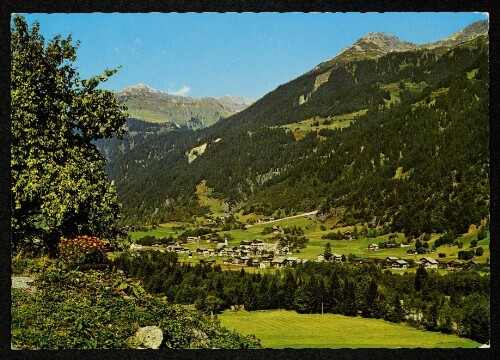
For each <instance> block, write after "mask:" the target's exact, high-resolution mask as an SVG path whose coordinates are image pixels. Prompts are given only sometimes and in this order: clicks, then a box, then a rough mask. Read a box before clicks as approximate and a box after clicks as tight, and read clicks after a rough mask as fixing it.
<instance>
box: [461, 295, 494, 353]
mask: <svg viewBox="0 0 500 360" xmlns="http://www.w3.org/2000/svg"><path fill="white" fill-rule="evenodd" d="M490 327H491V326H490V304H489V300H488V298H487V297H485V296H482V295H480V294H473V295H470V296H468V297H467V298H466V299H465V305H464V307H463V312H462V321H461V329H460V332H461V333H462V335H463V336H465V337H468V338H470V339H473V340H476V341H478V342H481V343H486V342H487V341H489V340H490Z"/></svg>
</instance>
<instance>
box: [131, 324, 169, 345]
mask: <svg viewBox="0 0 500 360" xmlns="http://www.w3.org/2000/svg"><path fill="white" fill-rule="evenodd" d="M162 342H163V331H162V330H161V329H160V328H159V327H158V326H145V327H142V328H140V329H139V330H137V332H136V333H135V335H134V336H133V337H132V338H131V339H130V340H129V345H130V346H131V347H134V348H141V349H158V348H159V347H160V345H161V343H162Z"/></svg>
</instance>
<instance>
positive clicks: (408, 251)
mask: <svg viewBox="0 0 500 360" xmlns="http://www.w3.org/2000/svg"><path fill="white" fill-rule="evenodd" d="M417 254H418V252H417V250H414V249H408V250H406V255H417Z"/></svg>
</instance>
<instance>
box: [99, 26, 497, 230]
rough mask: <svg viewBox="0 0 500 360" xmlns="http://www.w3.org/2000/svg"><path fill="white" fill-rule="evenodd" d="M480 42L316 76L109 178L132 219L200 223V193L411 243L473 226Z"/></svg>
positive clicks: (160, 145)
mask: <svg viewBox="0 0 500 360" xmlns="http://www.w3.org/2000/svg"><path fill="white" fill-rule="evenodd" d="M476 28H477V29H478V30H477V31H479V33H478V32H473V31H471V32H469V33H468V35H467V36H468V40H467V41H465V42H463V41H460V43H459V44H458V45H457V44H456V43H453V45H451V46H450V47H447V46H448V45H442V46H437V47H432V48H430V47H426V46H422V47H419V48H417V49H411V50H410V51H406V50H404V49H403V47H405V46H408V45H405V44H399V45H397V44H396V45H397V48H398V49H401V51H395V52H389V53H387V54H382V53H381V54H379V55H377V56H376V57H371V56H368V57H366V58H362V59H359V58H358V59H351V60H349V59H348V60H345V59H344V60H343V61H333V62H325V63H323V64H321V65H320V66H318V67H316V68H315V69H313V70H311V71H310V72H308V73H306V74H304V75H303V76H301V77H299V78H297V79H295V80H292V81H291V82H289V83H287V84H284V85H282V86H280V87H278V88H277V89H276V90H274V91H273V92H271V93H269V94H267V95H266V96H264V97H263V98H262V99H260V100H259V101H257V102H255V103H254V104H252V105H251V106H249V107H248V108H247V109H245V110H244V111H241V112H240V113H238V114H235V115H233V116H232V117H231V118H230V119H226V120H221V121H220V122H218V123H217V124H215V125H213V126H211V127H209V128H206V129H202V130H199V131H196V132H193V133H189V134H188V133H185V134H181V133H179V134H176V135H175V136H172V134H162V135H159V136H158V137H157V138H155V139H151V140H147V141H145V142H144V143H142V144H140V146H137V147H136V148H134V149H133V151H130V153H129V154H128V155H127V156H118V157H117V158H116V159H115V161H113V162H111V163H110V164H108V170H109V172H110V175H111V177H112V178H113V179H115V180H116V183H117V186H118V190H119V195H120V197H121V199H122V200H123V203H124V212H125V215H126V217H127V219H128V220H129V221H132V222H134V221H139V222H141V221H142V222H150V221H164V220H167V219H180V218H189V217H190V216H192V215H196V214H202V213H203V212H205V211H206V209H204V208H202V207H200V206H199V203H198V200H197V198H196V196H195V195H194V194H195V191H196V185H197V184H200V183H201V182H202V181H206V185H207V186H208V187H210V188H212V189H213V192H214V194H215V195H216V196H217V197H219V198H223V199H226V200H227V201H229V202H230V204H231V206H232V207H233V208H234V207H235V206H238V207H242V208H244V210H245V211H254V212H261V213H268V214H271V213H272V212H274V211H277V210H280V211H281V212H284V213H287V214H291V213H294V212H297V211H308V210H315V209H320V210H321V214H322V216H324V217H328V216H333V215H334V214H335V216H340V217H341V221H344V222H346V223H349V222H352V221H370V222H371V221H375V222H376V223H378V224H380V225H381V226H390V227H393V228H394V229H395V230H403V231H405V232H406V233H408V234H419V233H420V232H424V231H442V230H446V229H453V230H455V231H463V229H464V228H467V227H468V225H469V224H472V223H478V222H479V221H481V219H483V218H484V217H485V216H487V214H488V202H489V181H488V156H489V151H488V141H487V140H488V136H489V128H488V100H489V98H488V38H487V34H486V35H485V34H484V32H482V27H481V26H479V27H476ZM372 37H373V35H372ZM377 37H379V38H385V39H389V40H391V37H382V36H380V35H377ZM392 40H394V39H392ZM392 40H391V41H392ZM448 43H449V42H448ZM341 55H342V54H341ZM334 60H335V59H334ZM349 114H351V115H349ZM352 114H354V115H352ZM348 115H349V116H348ZM346 118H347V119H348V120H345V119H346ZM349 119H350V120H349ZM305 121H309V122H305ZM341 121H342V122H343V123H342V126H340V122H341ZM309 123H310V125H309ZM304 124H307V125H304ZM285 125H286V126H285ZM349 125H350V126H349ZM296 126H297V128H299V127H300V126H302V128H300V131H301V132H302V135H301V136H300V137H299V136H297V131H299V130H296ZM346 126H347V127H346ZM306 130H307V131H306ZM199 146H201V147H200V148H203V153H202V154H198V156H197V157H196V159H194V160H192V159H191V161H190V160H189V159H188V156H187V154H189V153H190V152H191V151H192V150H193V149H194V148H196V147H199Z"/></svg>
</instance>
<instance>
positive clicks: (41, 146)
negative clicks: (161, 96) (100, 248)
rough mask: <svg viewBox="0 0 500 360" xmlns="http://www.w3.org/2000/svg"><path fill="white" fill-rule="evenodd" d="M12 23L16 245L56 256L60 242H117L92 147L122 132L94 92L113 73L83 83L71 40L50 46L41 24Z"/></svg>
mask: <svg viewBox="0 0 500 360" xmlns="http://www.w3.org/2000/svg"><path fill="white" fill-rule="evenodd" d="M13 24H14V26H13V28H12V41H11V64H12V66H11V107H12V147H11V149H12V160H11V170H12V198H13V201H12V203H13V204H12V205H13V208H12V230H13V234H12V235H13V236H12V238H13V245H14V247H15V249H18V248H19V247H22V246H23V245H24V244H25V243H27V244H32V243H33V239H34V237H35V236H39V237H40V238H41V239H42V240H43V241H44V243H45V245H48V246H49V247H50V249H51V250H52V251H54V250H55V246H56V244H57V242H58V240H59V238H60V237H61V236H65V237H73V236H76V235H85V234H86V235H95V236H100V237H109V236H112V235H113V234H114V233H115V232H116V231H115V230H116V229H115V222H116V219H117V216H118V213H119V209H120V207H119V205H118V202H117V199H116V192H115V188H114V187H113V186H112V185H110V184H109V181H108V178H107V175H106V173H105V172H104V169H103V157H102V155H101V154H100V153H99V151H98V150H97V148H96V147H95V146H93V145H92V144H91V141H92V140H96V139H100V138H106V137H111V136H113V135H119V136H120V135H121V134H122V132H123V130H122V128H121V127H122V125H123V124H124V122H125V118H126V116H125V115H124V113H123V112H122V110H123V109H122V108H121V107H120V106H119V105H118V103H117V101H116V99H115V98H114V96H113V94H112V93H111V92H109V91H105V90H99V89H97V86H98V85H99V84H100V83H101V82H104V81H106V80H107V79H108V77H109V76H111V75H113V74H114V73H115V70H106V71H105V72H104V74H103V75H99V76H96V77H93V78H90V79H88V80H83V79H80V78H79V76H78V73H77V71H76V69H75V68H74V66H73V65H72V63H73V62H74V61H75V59H76V51H77V47H78V43H77V44H76V45H73V44H72V43H71V40H72V39H71V36H70V37H68V38H67V39H61V37H60V36H56V37H55V38H54V39H52V40H51V41H47V42H46V41H45V39H44V38H43V37H42V36H41V35H40V34H39V24H38V23H35V24H34V25H33V26H32V27H31V28H29V27H28V25H27V24H26V22H25V20H24V18H23V17H21V16H15V17H14V20H13Z"/></svg>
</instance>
